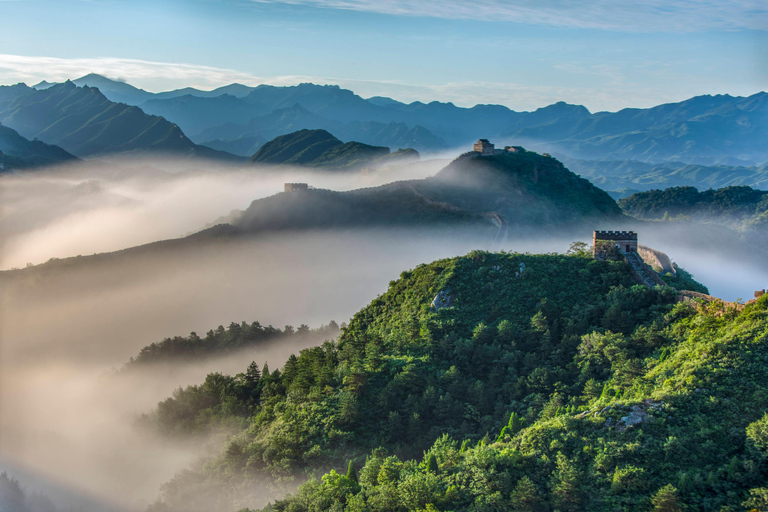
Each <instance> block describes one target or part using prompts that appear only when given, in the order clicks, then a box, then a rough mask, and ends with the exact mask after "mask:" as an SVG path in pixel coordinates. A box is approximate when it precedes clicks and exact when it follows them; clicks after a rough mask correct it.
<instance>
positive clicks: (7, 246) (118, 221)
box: [0, 159, 446, 269]
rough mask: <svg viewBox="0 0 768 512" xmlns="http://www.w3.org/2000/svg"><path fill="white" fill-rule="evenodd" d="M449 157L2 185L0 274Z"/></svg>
mask: <svg viewBox="0 0 768 512" xmlns="http://www.w3.org/2000/svg"><path fill="white" fill-rule="evenodd" d="M445 164H446V161H445V160H443V159H431V160H423V161H418V162H412V163H407V164H401V165H396V164H392V165H389V166H387V167H383V168H380V169H377V170H376V171H374V172H370V173H367V174H362V173H360V172H333V171H326V170H307V169H306V168H303V169H298V168H291V167H287V166H280V167H265V166H243V165H240V166H235V165H223V164H221V163H220V162H211V163H208V164H200V163H199V162H196V161H189V160H181V161H179V160H171V159H164V160H158V159H153V160H147V159H130V160H128V159H111V160H105V161H90V162H82V163H78V164H74V165H67V166H58V167H53V168H48V169H46V170H41V171H36V172H34V173H23V174H18V175H3V176H2V179H0V199H2V201H0V212H1V213H2V215H0V244H2V245H0V248H1V249H2V250H0V269H10V268H14V267H17V268H18V267H24V266H26V265H28V264H35V265H36V264H40V263H43V262H45V261H47V260H48V259H50V258H65V257H70V256H77V255H87V254H94V253H102V252H110V251H116V250H119V249H124V248H127V247H133V246H136V245H142V244H146V243H150V242H154V241H157V240H164V239H169V238H177V237H181V236H184V235H187V234H190V233H193V232H196V231H199V230H201V229H203V228H204V227H206V226H210V225H212V224H214V223H216V222H217V220H219V219H221V220H222V221H224V220H225V218H226V217H227V216H228V215H229V214H230V213H231V212H232V211H233V210H242V209H245V208H247V207H248V205H249V204H250V203H251V202H252V201H253V200H255V199H259V198H262V197H266V196H270V195H273V194H276V193H278V192H282V191H283V186H284V184H285V183H292V182H300V183H308V184H309V185H310V186H312V187H315V188H328V189H332V190H351V189H355V188H361V187H372V186H378V185H382V184H385V183H389V182H392V181H398V180H403V179H420V178H425V177H427V176H431V175H434V174H435V173H436V172H437V171H439V170H440V169H441V168H442V167H444V165H445Z"/></svg>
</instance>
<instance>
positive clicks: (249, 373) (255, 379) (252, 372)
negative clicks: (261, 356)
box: [245, 361, 261, 388]
mask: <svg viewBox="0 0 768 512" xmlns="http://www.w3.org/2000/svg"><path fill="white" fill-rule="evenodd" d="M259 379H261V371H260V370H259V365H258V364H256V361H252V362H251V364H249V365H248V369H247V370H245V381H246V382H247V383H248V385H249V386H250V387H252V388H254V387H256V385H257V384H258V383H259Z"/></svg>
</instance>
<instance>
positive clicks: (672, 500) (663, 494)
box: [651, 484, 683, 512]
mask: <svg viewBox="0 0 768 512" xmlns="http://www.w3.org/2000/svg"><path fill="white" fill-rule="evenodd" d="M651 503H653V510H654V512H680V511H681V510H683V506H682V504H681V503H680V499H679V498H678V497H677V489H675V488H674V487H673V486H672V484H667V485H665V486H664V487H662V488H661V489H659V490H658V491H657V492H656V494H654V495H653V498H651Z"/></svg>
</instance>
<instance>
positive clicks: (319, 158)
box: [251, 130, 389, 169]
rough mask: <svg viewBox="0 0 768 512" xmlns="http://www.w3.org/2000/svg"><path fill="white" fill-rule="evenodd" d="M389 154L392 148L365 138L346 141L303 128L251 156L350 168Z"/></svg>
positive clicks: (265, 160) (273, 161)
mask: <svg viewBox="0 0 768 512" xmlns="http://www.w3.org/2000/svg"><path fill="white" fill-rule="evenodd" d="M388 154H389V148H385V147H379V146H369V145H368V144H363V143H361V142H347V143H344V142H341V141H340V140H339V139H337V138H336V137H334V136H333V135H331V134H330V133H328V132H327V131H325V130H299V131H298V132H294V133H289V134H288V135H281V136H280V137H276V138H275V139H273V140H271V141H269V142H267V143H266V144H264V145H263V146H262V147H261V148H260V149H259V150H258V151H257V152H256V154H255V155H253V157H251V163H253V164H269V165H301V166H307V167H321V168H327V169H350V168H354V167H362V166H365V165H367V164H369V163H372V162H374V161H375V160H377V159H379V158H382V157H384V156H386V155H388Z"/></svg>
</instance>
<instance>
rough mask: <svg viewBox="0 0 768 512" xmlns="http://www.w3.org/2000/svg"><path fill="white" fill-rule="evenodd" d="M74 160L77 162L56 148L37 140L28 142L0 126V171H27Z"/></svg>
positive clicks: (9, 129) (13, 131) (74, 158)
mask: <svg viewBox="0 0 768 512" xmlns="http://www.w3.org/2000/svg"><path fill="white" fill-rule="evenodd" d="M74 160H77V157H75V156H73V155H71V154H69V153H67V152H66V151H64V150H63V149H62V148H60V147H58V146H52V145H50V144H46V143H44V142H41V141H39V140H34V141H30V140H28V139H25V138H24V137H22V136H21V135H19V134H18V132H16V131H15V130H12V129H11V128H8V127H7V126H2V125H0V164H1V165H0V171H1V170H3V169H5V170H6V171H10V170H12V169H27V168H31V167H40V166H44V165H52V164H58V163H62V162H71V161H74Z"/></svg>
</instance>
